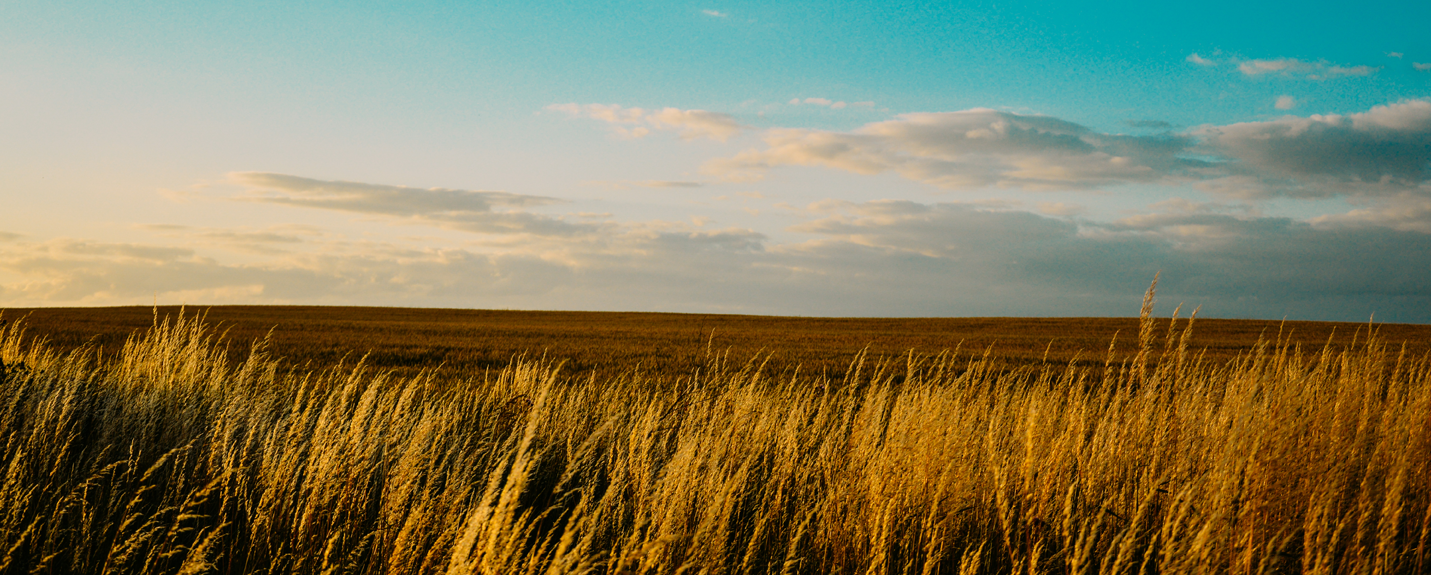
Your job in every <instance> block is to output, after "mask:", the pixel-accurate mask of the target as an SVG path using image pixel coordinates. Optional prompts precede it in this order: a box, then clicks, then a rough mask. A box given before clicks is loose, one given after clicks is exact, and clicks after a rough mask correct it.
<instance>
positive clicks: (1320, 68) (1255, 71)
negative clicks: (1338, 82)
mask: <svg viewBox="0 0 1431 575" xmlns="http://www.w3.org/2000/svg"><path fill="white" fill-rule="evenodd" d="M1237 69H1238V71H1240V72H1242V73H1243V74H1244V75H1247V76H1263V75H1270V74H1275V75H1279V76H1284V77H1302V78H1307V79H1310V80H1326V79H1330V78H1336V77H1340V76H1369V75H1371V74H1374V73H1376V71H1377V70H1379V69H1380V68H1373V67H1371V66H1340V65H1336V64H1331V63H1328V62H1326V61H1320V62H1304V61H1302V60H1298V59H1296V58H1276V59H1271V60H1245V61H1242V62H1240V63H1238V65H1237Z"/></svg>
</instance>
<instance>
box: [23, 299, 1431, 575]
mask: <svg viewBox="0 0 1431 575" xmlns="http://www.w3.org/2000/svg"><path fill="white" fill-rule="evenodd" d="M1150 296H1151V293H1150ZM1150 305H1151V298H1149V300H1147V305H1145V309H1144V321H1143V323H1142V329H1141V332H1140V333H1139V334H1138V336H1137V340H1136V342H1135V343H1134V344H1133V345H1131V346H1130V347H1131V348H1132V349H1130V351H1128V352H1126V353H1124V352H1120V351H1118V348H1117V347H1110V350H1109V351H1108V352H1107V361H1106V367H1105V368H1104V369H1102V370H1095V371H1092V372H1089V371H1084V370H1079V369H1077V368H1057V369H1053V368H1050V369H1037V368H1027V369H1019V370H1016V371H1000V370H997V369H992V368H990V367H989V366H990V365H991V364H992V362H990V361H989V358H988V353H989V352H987V351H984V352H983V353H982V354H975V355H972V356H969V355H961V354H959V353H956V352H950V353H945V354H941V355H938V356H934V357H919V356H915V355H913V354H911V355H909V356H906V357H902V358H895V359H882V360H867V359H862V360H861V361H858V362H856V363H855V364H854V365H851V366H850V369H849V371H848V372H847V373H846V374H845V375H844V376H843V377H842V378H840V379H837V380H822V379H820V378H813V377H807V376H806V375H804V374H798V373H786V374H780V375H774V374H768V373H765V372H764V371H762V369H761V366H760V364H759V362H758V361H750V362H743V363H742V362H732V361H730V358H729V357H725V356H723V355H721V354H715V353H712V354H710V355H709V357H708V360H707V362H706V365H705V367H704V368H702V370H701V371H700V372H699V373H695V374H692V375H691V376H690V377H686V378H682V379H678V380H652V379H648V378H646V377H644V376H643V375H642V374H641V373H640V372H639V371H634V370H633V371H632V372H630V373H629V374H628V375H626V376H624V377H621V378H616V379H613V380H609V381H604V380H603V381H598V380H594V379H587V380H584V381H565V380H563V379H562V378H561V377H560V366H559V365H558V364H554V363H551V362H548V361H534V360H517V361H514V362H513V363H512V364H511V365H510V366H508V367H507V368H506V369H504V370H501V371H500V372H498V373H490V374H479V375H475V376H473V377H472V378H470V379H468V380H465V381H462V382H458V383H452V382H450V381H446V382H443V383H441V384H439V383H437V382H435V381H434V380H432V379H431V378H426V377H417V378H412V379H394V378H390V377H386V376H384V374H382V373H372V372H370V371H369V370H367V369H365V368H364V367H363V366H362V365H361V363H360V364H358V365H352V366H347V367H339V368H336V369H331V370H327V371H323V372H317V373H285V372H281V371H279V370H278V368H277V367H276V364H275V363H274V362H272V361H270V360H269V359H268V358H267V357H266V356H265V352H264V347H263V344H262V342H260V343H259V344H256V345H255V346H254V348H253V350H252V353H251V354H250V355H249V357H248V358H247V361H246V362H244V363H242V364H241V365H240V366H238V367H230V362H228V361H227V358H225V357H223V353H224V352H223V351H222V349H223V348H222V347H221V346H218V345H215V335H214V334H213V333H212V332H211V331H209V330H208V329H207V328H206V327H205V326H204V323H203V322H202V321H201V319H200V318H194V317H187V318H185V317H180V318H178V319H177V320H175V321H173V322H168V323H163V322H156V327H155V328H154V329H152V330H151V331H149V332H148V333H146V334H144V335H142V336H138V337H135V338H133V339H131V341H130V342H129V343H128V344H127V345H126V346H125V347H124V349H123V351H122V352H121V353H120V354H119V355H118V356H116V357H111V358H97V357H94V355H95V354H94V353H92V352H86V351H84V350H81V351H78V352H73V353H69V354H66V355H59V354H55V353H52V352H49V351H46V348H45V346H44V345H43V342H40V343H35V342H28V343H27V340H26V338H25V337H24V333H23V330H22V329H21V328H20V327H18V326H14V325H12V326H10V327H8V328H6V329H5V331H4V333H3V336H0V358H3V360H4V362H5V364H6V365H7V366H8V367H7V373H6V375H5V376H4V378H3V393H0V399H3V405H0V442H3V445H4V448H3V452H0V459H3V461H0V463H3V465H4V467H5V479H4V483H3V486H0V571H3V572H6V573H44V572H54V573H160V572H165V573H168V572H179V573H208V572H218V573H419V572H420V573H492V574H499V573H500V574H507V573H533V574H535V573H572V572H578V573H579V572H590V573H609V574H616V573H869V574H873V573H918V574H928V573H949V574H954V573H959V574H966V573H1298V572H1300V573H1417V572H1427V570H1428V569H1431V472H1428V471H1431V470H1428V467H1431V465H1428V463H1431V362H1428V359H1427V358H1426V357H1419V358H1408V357H1404V355H1403V354H1399V353H1398V351H1397V349H1396V348H1395V347H1390V346H1387V345H1386V344H1385V343H1384V342H1382V341H1379V340H1378V339H1376V338H1375V337H1374V335H1373V336H1367V335H1366V334H1361V335H1360V338H1361V341H1360V342H1359V343H1358V344H1357V345H1356V346H1354V347H1353V348H1352V349H1348V350H1346V351H1341V352H1336V353H1333V352H1331V351H1322V352H1320V353H1318V352H1316V351H1311V352H1304V351H1303V350H1300V349H1295V348H1291V347H1289V346H1287V345H1284V344H1282V343H1281V340H1280V338H1278V337H1277V336H1270V337H1269V339H1267V340H1266V341H1265V342H1264V343H1263V344H1262V345H1259V346H1258V347H1257V348H1256V349H1255V350H1251V351H1250V352H1248V353H1247V354H1246V355H1244V356H1242V357H1240V358H1238V359H1237V360H1236V361H1234V362H1231V363H1229V364H1226V365H1215V364H1210V363H1209V362H1206V361H1200V360H1199V358H1198V357H1197V355H1196V354H1195V353H1193V352H1191V351H1190V350H1188V349H1187V347H1186V342H1187V334H1188V333H1190V330H1191V327H1192V322H1191V321H1189V320H1184V321H1182V322H1179V321H1178V320H1177V319H1173V320H1172V321H1171V322H1169V321H1167V320H1162V321H1154V320H1153V319H1152V318H1151V315H1150V312H1151V308H1150ZM1175 318H1176V314H1175Z"/></svg>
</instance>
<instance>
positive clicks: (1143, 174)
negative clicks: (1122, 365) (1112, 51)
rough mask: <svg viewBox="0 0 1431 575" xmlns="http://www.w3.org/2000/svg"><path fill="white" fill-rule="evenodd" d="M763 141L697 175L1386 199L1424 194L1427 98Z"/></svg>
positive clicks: (875, 126) (980, 115) (989, 117)
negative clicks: (1218, 120) (1131, 121)
mask: <svg viewBox="0 0 1431 575" xmlns="http://www.w3.org/2000/svg"><path fill="white" fill-rule="evenodd" d="M1279 103H1280V104H1283V105H1285V104H1287V102H1285V101H1281V102H1279ZM1292 103H1293V104H1295V101H1294V102H1292ZM763 139H764V142H765V147H764V148H757V149H748V150H744V151H742V152H740V153H738V154H736V155H734V156H731V157H727V158H717V159H714V160H711V161H709V162H707V163H706V164H705V165H704V166H703V168H702V169H703V171H705V172H706V173H709V174H712V175H715V176H717V177H721V178H724V179H726V180H729V181H754V180H759V179H761V178H763V177H764V175H765V174H766V172H768V171H769V170H772V169H776V168H780V167H786V166H810V167H823V168H829V169H835V170H840V171H845V172H851V173H855V174H862V175H873V174H881V173H886V172H893V173H895V174H898V175H899V176H901V177H904V178H906V179H909V180H913V181H917V182H922V183H925V184H929V185H933V186H938V187H941V188H945V189H978V188H983V187H988V186H998V187H1005V188H1016V189H1025V190H1054V189H1066V190H1068V189H1091V188H1100V187H1106V186H1115V185H1122V184H1134V183H1164V184H1179V183H1193V184H1195V185H1197V186H1199V187H1200V188H1202V189H1204V190H1206V191H1208V192H1210V193H1215V194H1219V195H1222V196H1228V197H1244V198H1246V197H1272V196H1287V197H1330V196H1336V195H1348V196H1366V195H1387V194H1396V193H1400V192H1401V191H1403V190H1407V189H1422V188H1424V187H1426V186H1428V184H1431V100H1407V101H1403V102H1398V103H1395V104H1389V105H1384V106H1376V107H1374V108H1372V109H1370V110H1368V111H1366V112H1362V113H1356V114H1349V115H1312V116H1309V117H1296V116H1286V117H1283V118H1279V119H1277V120H1271V121H1265V122H1245V123H1239V124H1231V125H1227V126H1202V127H1199V128H1196V129H1193V130H1190V131H1188V132H1186V133H1183V134H1161V135H1156V136H1128V135H1119V134H1107V133H1101V132H1096V131H1094V130H1090V129H1088V128H1085V127H1083V126H1080V125H1078V124H1074V123H1072V122H1068V121H1065V120H1061V119H1058V118H1053V117H1049V116H1033V115H1023V114H1015V113H1011V112H1000V111H995V110H988V109H973V110H965V111H961V112H942V113H921V114H905V115H901V116H897V117H896V118H895V119H893V120H887V121H881V122H873V123H869V124H866V125H864V126H861V127H860V128H857V129H855V130H853V131H849V132H840V131H827V130H810V129H790V128H776V129H770V130H767V131H766V132H765V134H764V138H763ZM1423 191H1425V190H1423Z"/></svg>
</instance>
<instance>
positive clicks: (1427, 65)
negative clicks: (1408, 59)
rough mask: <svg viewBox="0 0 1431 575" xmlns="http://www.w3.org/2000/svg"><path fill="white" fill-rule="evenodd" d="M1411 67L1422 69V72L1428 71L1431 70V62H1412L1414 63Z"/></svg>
mask: <svg viewBox="0 0 1431 575" xmlns="http://www.w3.org/2000/svg"><path fill="white" fill-rule="evenodd" d="M1411 67H1412V68H1415V69H1417V70H1420V71H1422V72H1427V71H1431V62H1425V63H1422V62H1412V63H1411Z"/></svg>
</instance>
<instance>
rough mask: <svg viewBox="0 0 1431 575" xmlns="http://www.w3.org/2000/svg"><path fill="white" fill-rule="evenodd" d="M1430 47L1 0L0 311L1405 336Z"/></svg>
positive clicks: (930, 22) (805, 9) (1363, 15)
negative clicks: (157, 308)
mask: <svg viewBox="0 0 1431 575" xmlns="http://www.w3.org/2000/svg"><path fill="white" fill-rule="evenodd" d="M1426 22H1431V5H1425V4H1424V3H1410V2H1402V3H1384V4H1366V5H1359V6H1355V7H1351V6H1347V5H1345V4H1339V5H1332V4H1324V5H1318V4H1307V3H1296V4H1292V3H1285V4H1280V5H1279V4H1265V3H1236V4H1233V3H1222V4H1199V5H1196V6H1191V7H1165V6H1157V5H1153V4H1149V3H1138V4H1128V5H1121V6H1118V5H1102V4H1099V5H1094V4H1087V3H964V4H951V3H934V4H929V3H925V4H914V3H893V2H843V3H826V4H818V5H816V4H807V3H800V4H793V3H792V4H779V3H768V2H765V3H731V2H719V3H657V2H650V3H635V2H632V3H545V4H539V5H531V4H530V3H491V2H489V3H470V4H469V3H416V2H411V3H354V2H345V3H302V4H295V3H284V2H270V3H247V4H236V3H206V2H183V3H179V2H145V3H137V2H109V3H95V2H45V3H37V2H36V3H8V4H4V5H0V56H3V58H0V193H3V194H4V197H5V199H6V202H5V203H6V204H7V208H6V209H5V210H3V211H0V306H32V305H117V304H149V303H152V302H155V301H158V302H159V303H166V304H167V303H189V304H193V305H203V304H226V303H274V304H283V303H294V304H308V303H316V304H362V305H401V306H443V307H478V308H488V307H497V308H517V309H593V310H607V309H620V310H660V311H691V312H697V311H699V312H707V311H714V312H732V313H761V314H790V315H832V316H844V315H902V316H904V315H915V316H969V315H1065V316H1070V315H1071V316H1078V315H1129V314H1133V313H1136V311H1137V301H1138V298H1139V297H1140V296H1141V292H1142V290H1143V289H1144V288H1146V286H1147V283H1148V282H1149V281H1150V280H1151V278H1152V275H1153V274H1154V273H1157V272H1161V273H1162V276H1161V278H1162V280H1161V281H1162V283H1161V284H1160V293H1161V294H1162V295H1161V298H1160V299H1161V300H1162V301H1163V302H1164V303H1165V305H1166V306H1167V307H1169V308H1170V307H1171V306H1172V305H1175V304H1176V303H1178V302H1183V303H1186V304H1187V305H1189V306H1196V305H1201V306H1202V309H1203V311H1202V313H1203V315H1205V316H1214V317H1265V318H1282V317H1289V318H1298V319H1338V320H1365V319H1367V318H1368V317H1370V316H1371V315H1372V314H1375V315H1376V318H1377V319H1378V320H1384V321H1404V322H1431V40H1428V39H1427V38H1428V36H1427V34H1426V32H1425V23H1426ZM1163 311H1164V312H1166V311H1169V310H1167V309H1165V310H1163Z"/></svg>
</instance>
